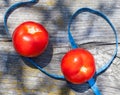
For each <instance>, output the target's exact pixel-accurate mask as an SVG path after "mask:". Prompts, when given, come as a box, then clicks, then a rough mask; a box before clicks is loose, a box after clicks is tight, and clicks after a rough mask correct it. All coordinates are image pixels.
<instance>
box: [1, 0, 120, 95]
mask: <svg viewBox="0 0 120 95" xmlns="http://www.w3.org/2000/svg"><path fill="white" fill-rule="evenodd" d="M19 1H27V0H0V95H93V92H92V91H91V89H89V87H88V85H87V84H84V85H72V84H68V83H66V82H64V81H59V80H54V79H51V78H49V77H48V76H46V75H44V74H43V73H41V72H40V71H39V70H37V69H36V68H34V67H32V66H31V65H30V64H28V63H26V62H25V61H24V59H23V58H21V57H20V56H19V55H18V54H17V53H16V52H15V51H14V48H13V46H12V42H11V40H10V39H8V38H7V35H6V34H5V29H4V25H3V17H4V14H5V12H6V10H7V9H8V7H10V6H11V5H12V4H14V3H16V2H19ZM82 7H90V8H93V9H96V10H99V11H101V12H103V13H104V14H106V15H107V16H108V17H109V18H110V20H111V21H112V23H113V24H114V25H115V27H116V29H117V31H118V36H119V38H120V1H119V0H40V1H39V2H38V3H37V4H36V5H34V6H32V7H30V8H28V7H22V8H19V9H17V10H15V11H14V12H13V13H12V14H11V15H10V17H9V20H8V27H9V31H10V33H11V34H12V32H13V31H14V29H15V27H16V26H17V25H19V24H20V23H21V22H23V21H27V20H32V21H36V22H39V23H42V24H43V25H44V26H45V27H46V29H47V30H48V31H49V35H50V42H49V45H48V48H47V50H46V51H45V52H44V53H43V54H42V55H41V56H39V57H38V58H35V60H36V61H37V62H38V63H39V64H41V66H43V67H44V68H45V69H46V70H47V71H48V72H50V73H56V74H62V73H61V70H60V61H61V58H62V57H63V55H64V54H65V53H66V52H67V51H68V50H70V49H71V47H70V44H69V41H68V38H67V24H68V21H69V18H70V16H71V15H72V14H73V13H74V12H75V11H76V10H77V9H79V8H82ZM71 31H72V34H73V36H74V38H75V40H76V42H77V44H79V46H80V47H82V48H86V49H88V50H89V51H91V53H92V54H93V55H94V57H95V60H96V68H97V69H98V68H99V67H101V66H103V65H104V64H105V63H107V62H108V61H109V59H110V58H111V56H112V54H113V51H114V48H115V40H114V34H113V32H112V30H111V28H110V27H109V26H108V24H107V23H106V22H105V21H104V20H103V19H102V18H100V17H98V16H95V15H92V14H90V13H83V14H80V15H79V16H78V17H77V18H76V20H75V22H74V24H72V27H71ZM119 41H120V40H119ZM96 82H97V84H98V87H99V89H100V91H101V93H102V95H120V48H119V51H118V55H117V57H116V59H115V60H114V61H113V64H112V65H111V66H110V68H109V69H108V70H107V71H106V72H105V73H103V74H101V75H99V76H98V77H97V80H96Z"/></svg>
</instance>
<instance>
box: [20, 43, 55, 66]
mask: <svg viewBox="0 0 120 95" xmlns="http://www.w3.org/2000/svg"><path fill="white" fill-rule="evenodd" d="M52 56H53V46H52V44H51V42H49V44H48V47H47V48H46V50H45V51H44V52H43V53H42V54H41V55H40V56H38V57H33V58H32V60H33V61H34V62H36V63H37V64H38V65H39V66H40V67H41V68H44V67H45V66H47V65H48V64H49V63H50V61H51V59H52ZM21 58H22V60H23V61H24V63H25V64H26V65H27V66H29V67H32V68H36V67H35V66H34V65H33V64H31V63H30V62H28V61H27V60H26V57H23V56H21Z"/></svg>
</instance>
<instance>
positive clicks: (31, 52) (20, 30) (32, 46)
mask: <svg viewBox="0 0 120 95" xmlns="http://www.w3.org/2000/svg"><path fill="white" fill-rule="evenodd" d="M48 40H49V35H48V32H47V30H46V29H45V28H44V27H43V26H42V25H41V24H39V23H36V22H32V21H27V22H24V23H22V24H20V25H19V26H18V27H17V28H16V29H15V31H14V32H13V35H12V41H13V45H14V48H15V50H16V51H17V52H18V53H19V54H20V55H22V56H25V57H35V56H38V55H40V54H41V53H42V52H43V51H44V50H45V49H46V47H47V45H48Z"/></svg>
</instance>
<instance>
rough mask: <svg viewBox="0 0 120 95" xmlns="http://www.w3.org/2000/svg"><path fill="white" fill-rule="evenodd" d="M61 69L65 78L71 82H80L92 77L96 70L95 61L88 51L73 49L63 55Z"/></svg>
mask: <svg viewBox="0 0 120 95" xmlns="http://www.w3.org/2000/svg"><path fill="white" fill-rule="evenodd" d="M61 70H62V72H63V75H64V76H65V78H66V80H68V81H69V82H71V83H73V84H82V83H85V82H87V81H88V80H89V79H90V78H92V77H93V75H94V73H95V70H96V69H95V61H94V58H93V56H92V54H91V53H90V52H89V51H87V50H85V49H81V48H77V49H73V50H70V51H69V52H67V53H66V54H65V55H64V57H63V59H62V61H61Z"/></svg>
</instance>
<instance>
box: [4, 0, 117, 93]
mask: <svg viewBox="0 0 120 95" xmlns="http://www.w3.org/2000/svg"><path fill="white" fill-rule="evenodd" d="M38 1H39V0H29V1H27V2H19V3H16V4H14V5H12V6H11V7H10V8H9V9H8V10H7V11H6V13H5V16H4V26H5V29H6V33H7V35H8V37H11V36H10V33H9V30H8V26H7V20H8V17H9V16H10V14H11V13H12V12H13V11H14V10H15V9H17V8H19V7H22V6H32V5H34V4H36V3H37V2H38ZM82 12H90V13H93V14H96V15H98V16H100V17H102V18H103V19H105V20H106V21H107V23H108V24H109V25H110V26H111V28H112V30H113V32H114V34H115V40H116V48H115V51H114V54H113V56H112V58H111V60H109V62H108V63H106V64H105V65H104V66H103V67H101V68H100V69H99V70H97V71H96V73H95V75H94V76H95V77H96V76H98V75H99V74H101V73H103V72H104V71H106V70H107V68H108V67H109V66H110V65H111V64H112V61H113V60H114V59H115V57H116V55H117V51H118V37H117V32H116V29H115V28H114V26H113V24H112V23H111V22H110V20H109V19H108V18H107V16H105V15H104V14H103V13H101V12H99V11H96V10H93V9H90V8H81V9H79V10H77V11H76V12H75V13H74V14H73V15H72V17H71V19H70V21H69V23H68V37H69V41H70V43H71V46H72V48H78V46H77V44H76V43H75V40H74V39H73V36H72V34H71V32H70V26H71V24H72V21H73V20H74V19H75V17H76V16H78V14H80V13H82ZM25 60H26V61H28V62H29V63H31V64H33V65H34V66H35V67H36V68H38V69H39V70H40V71H41V72H43V73H44V74H46V75H47V76H49V77H51V78H54V79H57V80H64V81H66V79H65V77H64V76H63V75H57V74H50V73H48V72H47V71H46V70H45V69H43V68H41V67H40V66H39V65H38V64H37V63H36V62H34V61H33V60H32V59H31V58H28V57H25ZM88 83H89V85H90V87H91V89H92V90H93V92H94V94H95V95H101V93H100V91H99V89H98V87H97V85H96V82H95V79H94V78H91V79H90V80H89V81H88Z"/></svg>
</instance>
